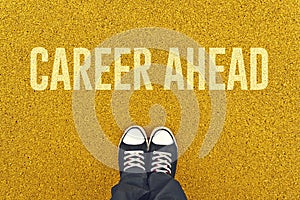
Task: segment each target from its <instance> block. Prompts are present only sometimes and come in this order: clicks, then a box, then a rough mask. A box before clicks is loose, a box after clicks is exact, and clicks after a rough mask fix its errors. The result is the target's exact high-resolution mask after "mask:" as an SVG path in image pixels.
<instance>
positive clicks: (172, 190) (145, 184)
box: [111, 173, 187, 200]
mask: <svg viewBox="0 0 300 200" xmlns="http://www.w3.org/2000/svg"><path fill="white" fill-rule="evenodd" d="M111 192H112V198H111V200H186V199H187V198H186V196H185V194H184V192H183V190H182V188H181V186H180V184H179V183H178V181H176V180H175V179H174V178H172V177H171V176H169V175H167V174H164V173H151V174H150V175H149V177H148V176H147V174H134V173H127V174H125V173H123V174H122V177H121V180H120V182H119V183H118V184H117V185H115V186H114V187H113V188H112V190H111Z"/></svg>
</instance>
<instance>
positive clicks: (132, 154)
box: [118, 126, 178, 178]
mask: <svg viewBox="0 0 300 200" xmlns="http://www.w3.org/2000/svg"><path fill="white" fill-rule="evenodd" d="M177 149H178V148H177V144H176V140H175V137H174V135H173V133H172V131H171V130H169V129H168V128H166V127H158V128H156V129H154V130H153V131H152V133H151V136H150V139H149V141H148V139H147V135H146V132H145V130H144V129H143V128H142V127H140V126H131V127H129V128H128V129H127V130H125V132H124V134H123V136H122V138H121V141H120V144H119V158H118V159H119V169H120V174H121V176H122V174H123V173H165V174H169V175H170V176H172V177H173V178H174V176H175V173H176V165H177V158H178V153H177Z"/></svg>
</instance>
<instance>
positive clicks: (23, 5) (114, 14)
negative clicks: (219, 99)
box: [0, 0, 300, 200]
mask: <svg viewBox="0 0 300 200" xmlns="http://www.w3.org/2000/svg"><path fill="white" fill-rule="evenodd" d="M0 5H1V7H0V18H1V22H0V28H1V31H0V40H1V46H0V48H1V49H0V50H1V53H0V55H1V57H0V64H1V73H0V83H1V87H0V94H1V97H0V103H1V112H0V113H1V120H0V127H1V128H0V130H1V132H0V136H1V143H0V153H1V158H0V161H1V168H0V181H1V183H0V199H109V197H110V189H111V187H112V186H113V185H114V184H116V183H117V181H118V179H119V173H118V171H116V170H114V169H111V168H108V167H106V166H105V165H103V164H102V163H101V162H100V161H98V160H96V159H95V158H94V157H93V156H92V155H91V154H90V153H89V151H87V150H86V148H85V146H84V145H83V143H82V141H81V140H80V138H79V136H78V133H77V131H76V128H75V123H74V120H73V114H72V91H65V90H63V87H62V85H61V84H60V85H59V86H58V89H57V90H54V91H50V90H49V88H47V89H46V90H44V91H34V90H33V89H32V88H31V86H30V52H31V50H32V48H34V47H38V46H41V47H44V48H46V49H47V50H48V52H49V62H48V63H46V64H43V68H42V69H41V71H40V72H42V73H43V74H46V75H49V76H50V75H51V72H52V64H53V59H54V52H55V49H56V48H58V47H63V48H66V51H67V58H68V62H69V68H70V74H71V73H72V72H73V70H72V67H71V66H72V62H73V60H72V56H73V54H72V52H73V48H75V47H85V48H88V49H93V48H95V47H96V46H98V45H99V44H100V43H101V42H102V41H103V40H104V39H106V38H109V37H111V36H113V35H115V34H117V33H120V32H123V31H126V30H130V29H133V28H142V27H162V28H167V29H171V30H176V31H178V32H181V33H183V34H185V35H187V36H189V37H191V38H193V39H194V40H195V41H196V42H198V43H199V44H200V45H202V46H203V47H206V48H209V47H225V48H226V54H225V55H223V56H220V59H219V60H218V62H220V63H222V64H223V65H224V66H225V72H224V73H223V77H224V80H225V82H226V77H228V66H229V64H230V55H231V53H230V52H231V49H232V47H241V48H243V50H245V55H244V56H245V64H246V70H247V71H249V67H248V64H249V48H251V47H262V48H265V49H266V50H267V51H268V54H269V85H268V87H267V88H266V89H264V90H261V91H249V90H247V91H242V90H240V87H236V88H235V89H234V90H233V91H226V101H227V111H226V112H227V115H226V121H225V124H224V129H223V132H222V135H221V138H220V139H219V141H218V143H217V144H216V146H215V147H214V149H213V150H212V151H211V152H210V154H209V155H208V156H207V157H205V158H203V159H199V150H200V146H201V144H202V141H203V139H204V136H205V133H206V131H207V129H208V124H209V121H210V109H211V108H210V104H209V95H208V91H196V92H195V93H196V97H197V99H198V102H199V107H200V110H201V121H200V124H199V131H198V134H197V136H196V137H195V139H194V141H193V143H192V145H191V146H190V147H189V149H188V150H187V151H186V152H185V153H184V154H183V156H182V157H180V160H179V166H178V172H177V175H176V178H177V179H178V180H179V181H180V183H181V184H182V187H183V188H184V190H185V192H186V194H187V196H188V198H189V199H193V200H198V199H300V192H299V191H300V178H299V176H300V169H299V166H300V155H299V152H300V135H299V134H300V128H299V124H300V121H299V117H300V116H299V113H300V110H299V89H300V78H299V77H300V67H299V66H300V56H299V50H300V49H299V46H300V43H299V41H300V40H299V39H300V25H299V24H300V18H299V16H300V11H299V10H300V9H299V8H300V2H299V1H297V0H289V1H277V0H272V1H271V0H267V1H254V0H253V1H249V0H248V1H233V0H221V1H220V0H209V1H100V0H97V1H72V0H70V1H32V0H28V1H14V0H13V1H0ZM247 52H248V53H247ZM164 55H165V53H164V52H157V54H155V55H154V57H153V60H157V61H160V62H165V60H166V57H164ZM247 55H248V56H247ZM71 78H72V76H71ZM107 78H108V79H109V77H107ZM111 94H112V91H105V92H104V91H101V92H99V91H98V92H97V96H96V102H97V103H96V111H97V117H98V119H101V120H100V123H101V127H102V128H103V130H104V131H105V133H106V135H107V136H109V138H110V139H111V141H112V142H113V143H114V144H116V145H117V144H118V140H119V138H120V136H121V135H122V131H121V130H120V128H119V127H118V126H117V124H116V123H115V121H114V119H113V116H112V112H111V110H110V109H111V108H110V102H111ZM159 96H161V97H162V98H158V97H159ZM165 97H166V98H169V101H166V100H165V99H164V98H165ZM130 101H131V102H130V103H131V105H132V106H131V107H130V114H131V117H132V118H133V120H135V122H136V123H138V124H140V125H146V124H148V123H149V118H148V109H149V107H150V106H151V105H152V104H153V103H159V104H161V105H164V106H165V107H166V108H168V109H167V114H168V117H167V120H166V125H167V126H168V127H170V128H171V129H172V130H174V131H175V133H176V131H177V129H178V123H179V120H180V116H179V114H178V113H179V111H180V108H179V104H178V103H176V98H175V97H174V96H172V95H171V94H170V93H169V92H163V91H162V89H161V88H159V87H155V88H154V90H153V91H151V92H149V91H145V90H141V91H137V92H135V93H134V95H133V96H132V98H131V100H130ZM135 105H140V106H138V107H136V106H135ZM112 156H117V155H112Z"/></svg>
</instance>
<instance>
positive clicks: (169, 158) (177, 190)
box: [148, 127, 187, 200]
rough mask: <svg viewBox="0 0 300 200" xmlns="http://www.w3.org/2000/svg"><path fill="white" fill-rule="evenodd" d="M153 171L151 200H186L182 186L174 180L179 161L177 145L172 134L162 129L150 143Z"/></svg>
mask: <svg viewBox="0 0 300 200" xmlns="http://www.w3.org/2000/svg"><path fill="white" fill-rule="evenodd" d="M149 145H150V146H149V153H150V161H151V169H150V174H149V177H148V184H149V190H150V197H149V200H167V199H168V200H169V199H172V200H186V199H187V198H186V195H185V194H184V191H183V190H182V188H181V186H180V184H179V183H178V182H177V181H176V180H175V179H174V176H175V173H176V165H177V159H178V153H177V144H176V140H175V137H174V135H173V134H172V132H171V131H170V130H169V129H167V128H165V127H160V128H157V129H155V130H154V131H153V132H152V134H151V137H150V141H149Z"/></svg>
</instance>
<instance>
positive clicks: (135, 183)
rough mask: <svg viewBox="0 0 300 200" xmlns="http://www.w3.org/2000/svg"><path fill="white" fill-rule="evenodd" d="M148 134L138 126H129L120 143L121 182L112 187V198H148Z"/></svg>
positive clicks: (116, 199)
mask: <svg viewBox="0 0 300 200" xmlns="http://www.w3.org/2000/svg"><path fill="white" fill-rule="evenodd" d="M147 150H148V145H147V136H146V134H145V132H144V130H143V129H142V128H141V127H138V126H132V127H129V128H128V129H127V130H126V131H125V133H124V135H123V137H122V139H121V142H120V144H119V169H120V177H121V178H120V182H119V183H118V184H117V185H115V186H114V187H113V188H112V190H111V191H112V198H111V199H112V200H147V199H148V195H149V187H148V181H147V173H146V163H145V162H146V159H145V153H146V152H147Z"/></svg>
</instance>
